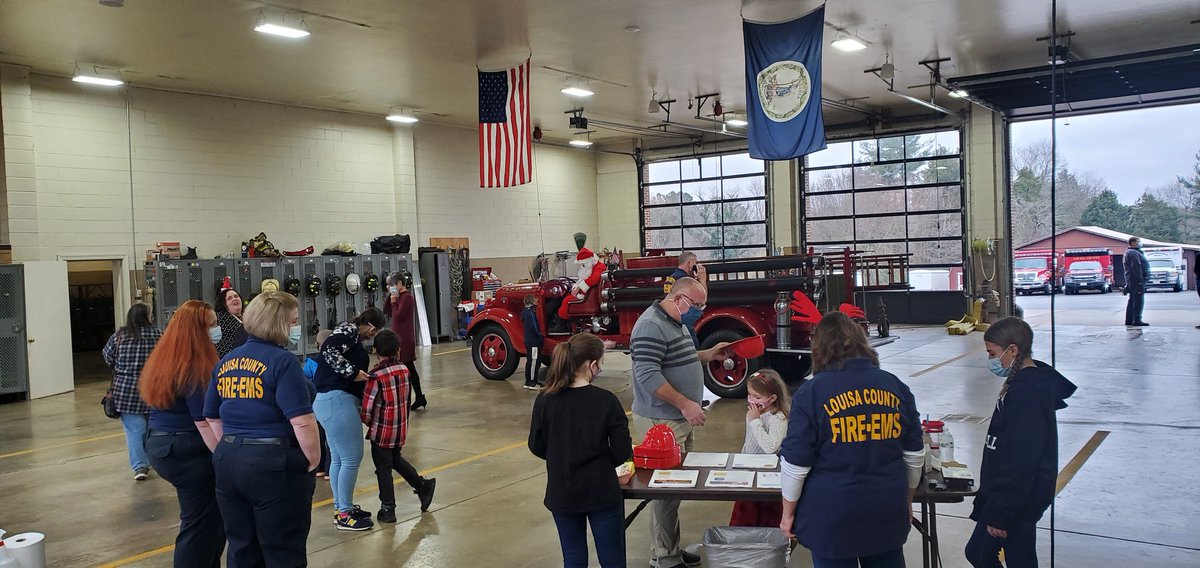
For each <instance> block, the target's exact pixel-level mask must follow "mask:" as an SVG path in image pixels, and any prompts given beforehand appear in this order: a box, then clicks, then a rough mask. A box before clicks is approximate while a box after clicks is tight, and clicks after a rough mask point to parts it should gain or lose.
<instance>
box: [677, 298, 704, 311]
mask: <svg viewBox="0 0 1200 568" xmlns="http://www.w3.org/2000/svg"><path fill="white" fill-rule="evenodd" d="M679 297H680V298H683V299H685V300H687V302H688V303H689V304H691V305H693V306H696V309H697V310H700V311H704V308H707V307H708V304H701V303H699V302H697V301H696V300H693V299H692V298H691V297H690V296H688V295H687V294H680V295H679Z"/></svg>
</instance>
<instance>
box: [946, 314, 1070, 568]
mask: <svg viewBox="0 0 1200 568" xmlns="http://www.w3.org/2000/svg"><path fill="white" fill-rule="evenodd" d="M983 342H984V346H985V347H986V348H987V352H988V356H989V362H990V364H991V371H992V372H993V373H994V374H996V375H997V376H999V377H1002V378H1004V379H1005V381H1004V386H1003V387H1001V388H1000V398H999V400H997V401H996V409H995V411H993V412H992V422H991V425H990V426H989V427H988V432H987V439H986V440H985V442H984V448H983V465H982V466H981V467H980V471H979V494H978V495H977V496H976V497H975V507H974V510H972V511H971V519H973V520H974V521H975V522H976V523H977V524H976V526H975V532H974V534H972V535H971V540H970V541H969V542H967V548H966V556H967V561H969V562H970V563H971V565H972V566H975V568H1000V567H1001V564H1000V561H999V559H998V556H999V552H1000V549H1001V548H1003V549H1004V559H1005V564H1004V566H1007V567H1008V568H1026V567H1035V566H1037V542H1036V530H1037V527H1036V525H1037V522H1038V520H1039V519H1041V518H1042V514H1043V513H1045V512H1046V509H1047V508H1048V507H1049V506H1050V502H1051V501H1053V500H1054V484H1055V479H1056V476H1057V473H1058V419H1057V416H1056V415H1055V413H1056V412H1057V411H1058V410H1059V409H1062V408H1066V407H1067V403H1066V399H1067V398H1069V397H1070V396H1071V395H1072V394H1074V393H1075V388H1076V387H1075V385H1074V384H1072V383H1071V381H1069V380H1067V379H1066V377H1063V376H1062V375H1060V374H1059V373H1058V371H1055V370H1054V368H1053V367H1050V366H1049V365H1046V364H1045V363H1041V362H1039V361H1034V359H1033V356H1032V354H1033V330H1032V329H1030V327H1029V324H1027V323H1025V322H1024V321H1022V320H1019V319H1017V318H1011V317H1010V318H1004V319H1002V320H1000V321H998V322H996V323H994V324H992V326H991V327H990V328H988V330H987V332H986V333H984V336H983Z"/></svg>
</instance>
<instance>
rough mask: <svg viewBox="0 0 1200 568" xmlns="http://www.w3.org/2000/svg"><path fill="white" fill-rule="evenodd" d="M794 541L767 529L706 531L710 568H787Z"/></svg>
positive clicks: (739, 528) (736, 528)
mask: <svg viewBox="0 0 1200 568" xmlns="http://www.w3.org/2000/svg"><path fill="white" fill-rule="evenodd" d="M790 545H791V542H790V541H789V540H788V538H787V537H786V536H784V535H783V531H781V530H779V529H777V528H766V527H709V529H708V530H706V531H704V566H705V567H707V568H787V564H788V556H789V554H790V552H791V550H790V548H791V546H790Z"/></svg>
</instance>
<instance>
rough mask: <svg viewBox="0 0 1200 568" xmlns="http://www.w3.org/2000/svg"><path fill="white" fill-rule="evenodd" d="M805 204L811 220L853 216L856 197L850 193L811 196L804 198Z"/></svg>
mask: <svg viewBox="0 0 1200 568" xmlns="http://www.w3.org/2000/svg"><path fill="white" fill-rule="evenodd" d="M804 203H805V210H806V211H807V212H808V217H809V218H817V217H832V216H834V215H852V214H853V213H854V196H853V195H851V194H848V193H839V194H836V195H809V196H806V197H805V198H804Z"/></svg>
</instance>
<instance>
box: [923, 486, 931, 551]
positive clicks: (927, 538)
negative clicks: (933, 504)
mask: <svg viewBox="0 0 1200 568" xmlns="http://www.w3.org/2000/svg"><path fill="white" fill-rule="evenodd" d="M928 507H929V500H928V499H924V498H922V499H921V524H922V525H924V526H925V534H922V535H921V566H923V567H924V568H931V564H930V563H929V541H930V535H929V530H930V529H929V509H928Z"/></svg>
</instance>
